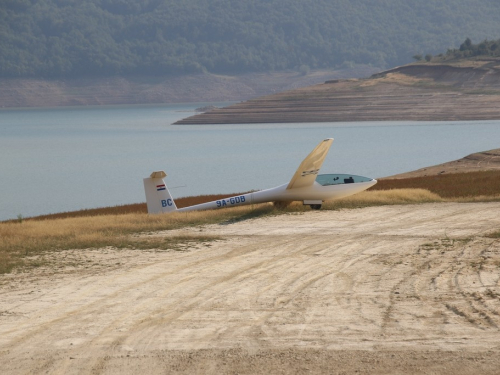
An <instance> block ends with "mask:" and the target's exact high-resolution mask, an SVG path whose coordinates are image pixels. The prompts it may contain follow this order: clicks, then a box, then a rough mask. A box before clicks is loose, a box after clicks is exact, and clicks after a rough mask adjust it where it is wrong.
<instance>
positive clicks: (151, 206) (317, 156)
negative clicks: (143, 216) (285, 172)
mask: <svg viewBox="0 0 500 375" xmlns="http://www.w3.org/2000/svg"><path fill="white" fill-rule="evenodd" d="M332 142H333V138H327V139H325V140H323V141H321V142H320V143H319V144H318V145H317V146H316V148H315V149H314V150H312V152H311V153H310V154H309V155H308V156H307V157H306V158H305V159H304V160H303V161H302V163H301V164H300V166H299V168H298V169H297V171H296V172H295V174H294V175H293V177H292V179H291V180H290V182H289V183H287V184H284V185H280V186H277V187H274V188H271V189H267V190H260V191H256V192H252V193H247V194H242V195H237V196H234V197H230V198H225V199H219V200H216V201H212V202H207V203H202V204H197V205H194V206H189V207H183V208H177V206H176V205H175V202H174V200H173V198H172V196H171V195H170V192H169V191H168V188H167V185H166V184H165V181H164V180H163V179H164V178H165V177H166V176H167V175H166V174H165V172H164V171H157V172H153V173H151V176H150V177H147V178H145V179H144V190H145V192H146V202H147V206H148V213H150V214H156V213H167V212H173V211H178V212H185V211H196V210H212V209H218V208H226V207H235V206H244V205H249V204H256V203H265V202H275V203H284V204H287V203H288V202H292V201H302V202H303V204H304V205H309V206H310V207H311V208H312V209H315V210H319V209H320V208H321V205H322V203H323V202H324V201H325V200H331V199H338V198H343V197H347V196H349V195H352V194H356V193H359V192H361V191H363V190H366V189H368V188H369V187H371V186H373V185H375V184H376V183H377V180H375V179H373V178H369V177H362V176H355V175H351V174H318V173H319V170H320V168H321V165H322V164H323V161H324V160H325V157H326V154H327V153H328V150H329V149H330V146H331V145H332Z"/></svg>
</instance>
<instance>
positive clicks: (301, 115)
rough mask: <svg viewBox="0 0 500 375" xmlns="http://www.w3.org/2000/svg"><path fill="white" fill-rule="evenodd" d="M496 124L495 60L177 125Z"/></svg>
mask: <svg viewBox="0 0 500 375" xmlns="http://www.w3.org/2000/svg"><path fill="white" fill-rule="evenodd" d="M498 119H500V59H495V58H491V59H488V58H485V59H484V60H481V61H479V60H473V61H468V60H464V61H461V62H460V63H455V64H454V65H453V64H451V63H447V64H444V63H443V64H410V65H406V66H402V67H398V68H394V69H391V70H388V71H385V72H381V73H378V74H375V75H373V76H372V77H370V78H367V79H359V80H329V81H327V82H326V83H324V84H318V85H315V86H310V87H304V88H301V89H297V90H292V91H286V92H282V93H279V94H275V95H269V96H265V97H261V98H256V99H252V100H249V101H247V102H244V103H238V104H235V105H232V106H229V107H225V108H222V109H219V110H215V111H211V112H208V113H204V114H200V115H196V116H192V117H188V118H186V119H183V120H180V121H178V122H177V124H181V125H182V124H240V123H291V122H304V123H310V122H351V121H371V122H373V121H456V120H461V121H462V120H464V121H465V120H498Z"/></svg>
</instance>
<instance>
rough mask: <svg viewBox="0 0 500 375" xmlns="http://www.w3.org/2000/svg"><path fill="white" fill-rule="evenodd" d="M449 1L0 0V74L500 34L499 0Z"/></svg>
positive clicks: (390, 58) (114, 70)
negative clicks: (450, 2) (499, 18)
mask: <svg viewBox="0 0 500 375" xmlns="http://www.w3.org/2000/svg"><path fill="white" fill-rule="evenodd" d="M446 3H448V2H443V1H438V0H421V1H418V2H416V1H415V2H401V1H399V0H384V1H376V2H374V1H372V0H239V1H231V0H182V1H177V0H175V1H174V0H141V1H138V0H0V76H1V77H47V78H64V77H85V76H109V75H137V74H140V75H151V76H154V75H167V74H186V73H197V72H205V71H208V72H213V73H226V74H227V73H244V72H267V71H280V70H286V69H296V70H301V71H308V70H309V69H323V68H338V67H342V66H352V65H353V64H371V65H374V66H377V67H390V66H394V65H400V64H404V63H407V62H409V61H410V60H411V56H412V55H413V54H414V51H415V50H425V51H430V52H431V53H437V52H438V51H440V50H441V51H442V50H445V49H447V48H449V49H450V48H453V47H454V46H456V45H458V43H460V41H461V40H463V37H464V36H465V35H469V36H471V37H473V38H475V39H479V40H482V39H485V38H491V37H493V36H497V35H499V34H500V26H499V25H500V24H499V23H498V16H499V15H500V14H499V8H498V5H497V0H454V2H453V4H446ZM488 48H489V47H488ZM467 51H469V50H467ZM461 52H464V53H466V52H465V51H461ZM467 53H469V52H467Z"/></svg>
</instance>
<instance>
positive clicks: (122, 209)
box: [26, 192, 247, 220]
mask: <svg viewBox="0 0 500 375" xmlns="http://www.w3.org/2000/svg"><path fill="white" fill-rule="evenodd" d="M246 193H247V192H245V193H234V194H211V195H197V196H194V197H182V198H176V199H175V204H176V206H177V207H178V208H182V207H187V206H193V205H195V204H200V203H205V202H210V201H215V200H218V199H223V198H227V197H233V196H235V195H241V194H246ZM147 212H148V208H147V206H146V203H133V204H125V205H121V206H113V207H100V208H90V209H86V210H79V211H70V212H60V213H56V214H49V215H41V216H36V217H33V218H27V219H26V220H46V219H64V218H68V217H82V216H97V215H123V214H135V213H147Z"/></svg>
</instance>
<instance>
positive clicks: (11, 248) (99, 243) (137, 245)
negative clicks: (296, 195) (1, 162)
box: [0, 171, 500, 273]
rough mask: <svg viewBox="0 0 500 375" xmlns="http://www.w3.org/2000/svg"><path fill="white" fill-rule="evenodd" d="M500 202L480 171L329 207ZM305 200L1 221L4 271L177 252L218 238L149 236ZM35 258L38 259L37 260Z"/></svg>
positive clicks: (495, 178) (412, 181)
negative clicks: (133, 252)
mask: <svg viewBox="0 0 500 375" xmlns="http://www.w3.org/2000/svg"><path fill="white" fill-rule="evenodd" d="M226 196H227V195H206V196H198V197H188V198H181V199H179V200H177V201H176V203H177V204H178V206H179V207H184V206H188V205H193V204H198V203H203V202H207V201H211V200H214V199H220V198H222V197H226ZM492 200H494V201H500V172H499V171H491V172H474V173H462V174H450V175H440V176H432V177H419V178H408V179H401V180H381V181H379V183H378V184H377V185H375V187H374V188H372V189H370V190H369V191H365V192H362V193H359V194H356V195H353V196H351V197H347V198H344V199H339V200H335V201H330V202H326V203H325V204H324V205H323V209H326V210H338V209H351V208H361V207H368V206H380V205H394V204H415V203H428V202H441V201H461V202H475V201H492ZM309 210H310V208H309V207H308V206H303V205H302V204H300V203H299V202H296V203H293V204H291V205H289V206H288V207H285V208H276V207H274V206H273V205H272V204H262V205H255V206H244V207H235V208H232V209H227V210H216V211H198V212H196V211H195V212H187V213H172V214H169V215H147V213H146V206H145V204H135V205H126V206H119V207H106V208H99V209H93V210H82V211H76V212H67V213H62V214H55V215H46V216H40V217H36V218H31V219H26V220H15V221H9V222H2V223H0V273H6V272H10V271H11V270H13V269H14V268H22V267H30V266H34V265H37V264H40V262H39V261H37V260H36V258H37V257H38V258H40V257H43V254H45V253H47V252H54V251H60V250H69V249H90V248H102V247H113V248H116V249H122V248H127V249H138V250H139V249H160V250H166V249H176V248H178V246H179V245H180V244H184V243H187V242H206V241H213V240H217V239H218V238H217V237H214V236H210V235H203V234H199V235H198V234H197V235H195V234H189V235H188V234H186V235H182V236H177V237H173V236H148V235H147V234H148V233H152V232H157V231H162V230H172V229H179V228H184V227H190V226H197V225H204V224H222V223H230V222H235V221H239V220H246V219H250V218H255V217H262V216H265V215H278V214H286V213H300V212H305V211H309ZM34 259H35V260H34Z"/></svg>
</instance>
